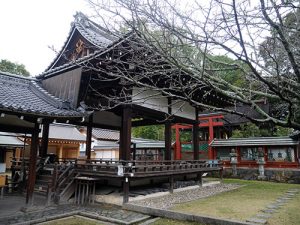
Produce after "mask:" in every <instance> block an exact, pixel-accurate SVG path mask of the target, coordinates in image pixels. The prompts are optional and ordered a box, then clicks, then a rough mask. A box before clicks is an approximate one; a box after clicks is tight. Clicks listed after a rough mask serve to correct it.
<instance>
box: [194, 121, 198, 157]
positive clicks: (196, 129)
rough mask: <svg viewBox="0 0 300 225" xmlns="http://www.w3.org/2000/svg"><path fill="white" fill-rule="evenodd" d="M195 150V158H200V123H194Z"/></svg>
mask: <svg viewBox="0 0 300 225" xmlns="http://www.w3.org/2000/svg"><path fill="white" fill-rule="evenodd" d="M193 150H194V160H199V125H198V123H195V124H193Z"/></svg>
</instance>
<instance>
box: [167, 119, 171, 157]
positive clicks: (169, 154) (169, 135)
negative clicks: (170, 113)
mask: <svg viewBox="0 0 300 225" xmlns="http://www.w3.org/2000/svg"><path fill="white" fill-rule="evenodd" d="M171 147H172V128H171V122H170V121H166V123H165V160H171V157H172V155H171Z"/></svg>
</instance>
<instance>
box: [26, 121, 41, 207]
mask: <svg viewBox="0 0 300 225" xmlns="http://www.w3.org/2000/svg"><path fill="white" fill-rule="evenodd" d="M38 145H39V124H38V123H35V124H34V131H33V133H32V136H31V146H30V159H29V160H30V163H29V174H28V181H27V194H26V204H30V205H32V204H33V191H34V185H35V179H36V161H37V150H38Z"/></svg>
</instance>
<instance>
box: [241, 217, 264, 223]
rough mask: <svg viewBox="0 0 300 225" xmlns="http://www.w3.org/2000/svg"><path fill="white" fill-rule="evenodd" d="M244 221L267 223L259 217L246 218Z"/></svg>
mask: <svg viewBox="0 0 300 225" xmlns="http://www.w3.org/2000/svg"><path fill="white" fill-rule="evenodd" d="M246 222H250V223H257V224H267V220H265V219H260V218H250V219H247V220H246Z"/></svg>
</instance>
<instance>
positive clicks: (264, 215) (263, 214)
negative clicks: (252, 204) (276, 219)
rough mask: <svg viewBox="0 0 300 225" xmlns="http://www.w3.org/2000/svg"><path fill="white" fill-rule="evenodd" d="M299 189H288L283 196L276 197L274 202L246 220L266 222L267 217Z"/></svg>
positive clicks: (258, 222)
mask: <svg viewBox="0 0 300 225" xmlns="http://www.w3.org/2000/svg"><path fill="white" fill-rule="evenodd" d="M299 190H300V189H290V190H288V191H287V192H286V193H285V194H283V196H281V197H279V198H277V199H276V200H275V202H274V203H272V204H269V205H267V206H266V208H265V209H263V210H262V212H260V213H258V214H256V215H255V216H254V217H252V218H249V219H247V220H246V221H247V222H251V223H254V224H267V222H268V219H269V218H271V217H272V214H273V213H276V212H277V211H278V210H279V209H280V208H281V207H282V206H284V205H285V204H287V203H288V201H289V200H291V199H293V197H294V196H295V195H296V194H298V193H299Z"/></svg>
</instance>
